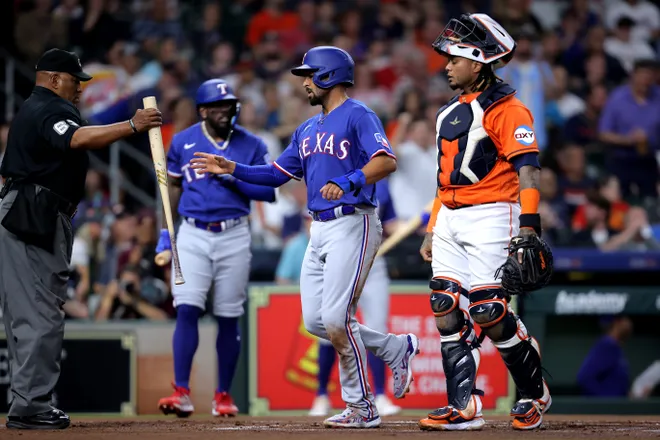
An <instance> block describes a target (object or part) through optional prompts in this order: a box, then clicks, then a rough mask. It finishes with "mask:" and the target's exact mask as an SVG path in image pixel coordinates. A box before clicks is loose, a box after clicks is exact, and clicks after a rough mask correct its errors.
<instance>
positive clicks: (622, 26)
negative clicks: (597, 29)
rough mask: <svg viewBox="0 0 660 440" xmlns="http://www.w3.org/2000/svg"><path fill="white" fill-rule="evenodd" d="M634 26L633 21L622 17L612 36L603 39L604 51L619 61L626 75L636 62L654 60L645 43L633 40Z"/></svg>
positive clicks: (653, 55)
mask: <svg viewBox="0 0 660 440" xmlns="http://www.w3.org/2000/svg"><path fill="white" fill-rule="evenodd" d="M634 25H635V22H634V21H633V20H631V19H630V18H628V17H622V18H620V19H619V20H618V21H617V24H616V28H615V29H614V34H613V35H612V36H611V37H608V38H606V39H605V51H606V52H607V53H608V54H609V55H611V56H613V57H614V58H616V59H617V60H619V62H620V63H621V65H622V66H623V68H624V69H626V71H627V72H628V73H630V72H631V71H632V69H633V66H634V65H635V62H636V61H639V60H646V59H654V58H655V52H654V51H653V48H652V47H651V46H650V45H649V44H648V43H647V42H645V41H638V40H635V39H633V37H632V28H633V26H634Z"/></svg>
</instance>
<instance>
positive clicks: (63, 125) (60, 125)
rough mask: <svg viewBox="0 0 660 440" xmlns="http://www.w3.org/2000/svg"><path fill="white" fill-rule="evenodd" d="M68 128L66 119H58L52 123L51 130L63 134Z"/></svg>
mask: <svg viewBox="0 0 660 440" xmlns="http://www.w3.org/2000/svg"><path fill="white" fill-rule="evenodd" d="M68 129H69V124H68V123H67V122H66V121H59V122H56V123H55V125H53V130H55V133H57V134H59V135H63V134H64V133H66V131H67V130H68Z"/></svg>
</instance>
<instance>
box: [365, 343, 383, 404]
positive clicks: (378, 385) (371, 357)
mask: <svg viewBox="0 0 660 440" xmlns="http://www.w3.org/2000/svg"><path fill="white" fill-rule="evenodd" d="M367 357H368V361H367V362H368V363H369V369H370V370H371V377H372V379H373V381H374V395H376V396H378V395H379V394H385V362H383V361H382V360H381V359H379V358H378V357H376V355H375V354H373V353H372V352H368V353H367Z"/></svg>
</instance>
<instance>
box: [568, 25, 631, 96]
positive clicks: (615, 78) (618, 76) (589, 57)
mask: <svg viewBox="0 0 660 440" xmlns="http://www.w3.org/2000/svg"><path fill="white" fill-rule="evenodd" d="M606 37H607V31H606V30H605V28H604V27H602V26H594V27H592V28H591V29H589V31H588V32H587V35H586V38H585V39H584V40H583V42H582V44H579V45H575V46H573V47H572V48H571V50H566V51H564V52H563V55H562V64H563V65H564V66H565V67H566V69H568V72H569V74H570V75H571V76H572V77H574V78H575V80H576V81H574V82H577V83H578V84H580V86H578V87H576V88H577V89H579V88H585V87H593V86H595V85H598V84H605V85H606V86H608V88H609V86H610V85H612V84H619V83H620V82H621V81H623V80H624V79H625V78H626V76H627V72H626V70H625V69H624V68H623V66H622V65H621V63H620V62H619V60H618V59H617V58H615V57H613V56H612V55H609V54H608V53H607V51H606V50H605V38H606Z"/></svg>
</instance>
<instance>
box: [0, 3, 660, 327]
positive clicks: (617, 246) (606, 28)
mask: <svg viewBox="0 0 660 440" xmlns="http://www.w3.org/2000/svg"><path fill="white" fill-rule="evenodd" d="M13 4H14V14H15V19H14V33H13V42H12V44H10V45H9V46H10V49H11V51H12V53H13V54H14V55H15V56H16V57H17V59H18V60H19V61H20V62H22V63H24V64H25V65H26V66H34V64H35V62H36V59H37V58H38V57H39V56H40V54H41V53H43V51H44V50H47V49H49V48H51V47H60V48H66V49H69V50H75V51H76V52H77V53H78V54H79V55H80V57H81V59H82V60H83V63H84V65H83V68H84V70H85V71H86V72H89V73H90V74H92V75H93V76H94V79H93V80H92V81H90V82H89V83H86V84H85V85H84V87H85V88H84V92H83V97H82V100H81V103H80V107H81V111H82V113H83V115H84V117H85V118H87V119H88V120H89V121H90V123H110V122H115V121H118V120H122V119H128V118H129V117H130V116H131V115H132V114H133V112H134V111H135V109H136V108H140V107H141V106H142V97H143V96H147V95H155V96H156V98H157V100H158V103H159V107H160V108H161V110H162V111H163V114H164V118H165V121H166V123H165V125H164V126H163V129H162V132H163V138H164V140H165V143H166V144H167V143H168V140H169V139H171V137H172V135H173V134H174V133H176V132H178V131H180V130H182V129H184V128H186V127H188V126H189V125H191V124H193V123H195V122H196V121H197V120H198V115H197V112H196V109H195V103H194V98H193V97H194V92H195V90H196V89H197V87H198V86H199V84H201V83H202V82H203V81H205V80H207V79H210V78H223V79H225V80H226V81H228V82H229V83H230V85H231V86H232V87H233V88H234V90H235V91H236V93H237V94H238V96H239V97H240V99H241V104H242V108H241V113H240V119H239V123H240V124H241V125H243V126H245V127H246V128H248V129H249V130H251V131H253V132H254V133H256V134H258V135H259V136H260V137H261V138H262V139H264V141H265V142H266V144H267V145H268V148H269V153H270V156H271V158H273V159H275V158H277V156H278V155H279V154H280V153H281V152H282V150H283V149H284V148H286V146H287V145H288V142H289V137H290V136H291V133H292V132H293V130H294V129H295V127H296V126H297V125H298V124H299V123H300V122H301V121H302V120H304V119H305V118H307V117H310V116H312V115H313V114H315V113H316V112H317V111H319V108H318V107H311V106H309V105H308V103H307V102H306V97H305V94H304V90H303V88H302V87H301V83H300V79H299V78H296V77H294V76H293V75H291V74H290V73H289V68H290V67H291V66H292V65H294V64H295V63H296V62H299V60H300V59H301V58H302V55H303V54H304V52H305V51H306V50H307V49H308V48H310V47H312V46H314V45H322V44H330V45H335V46H339V47H341V48H344V49H346V50H347V51H348V52H350V53H351V55H352V56H353V57H354V59H355V60H356V86H355V87H354V88H352V89H350V91H349V93H350V95H351V97H353V98H356V99H358V100H361V101H363V102H365V103H366V104H367V105H369V106H370V107H371V108H373V109H374V110H375V111H376V112H377V113H378V115H379V116H380V117H381V119H382V121H383V123H384V125H385V127H386V131H387V136H388V137H389V139H390V143H391V144H392V145H393V148H394V150H395V153H396V154H397V157H398V171H397V172H396V173H395V174H394V175H393V176H392V177H391V178H390V181H389V185H390V191H391V194H392V198H393V201H394V205H395V209H396V211H397V215H398V218H399V220H401V221H405V220H407V219H410V218H412V217H414V216H417V215H419V213H420V212H421V211H422V209H423V207H424V206H425V205H426V204H427V203H428V201H429V200H431V199H432V197H433V195H434V191H435V185H436V175H435V174H436V165H435V163H436V155H437V148H436V146H435V122H434V121H435V115H436V112H437V110H438V109H439V108H440V107H441V106H442V105H443V104H444V103H446V102H447V101H448V100H449V99H450V98H451V96H452V95H453V93H454V92H453V91H452V90H451V89H450V88H449V86H448V84H447V82H446V79H445V76H444V75H443V70H444V67H445V62H446V61H445V59H444V58H443V57H441V56H439V55H437V54H436V53H434V52H433V49H432V48H431V43H432V42H433V41H434V40H435V38H436V37H437V36H438V34H439V33H440V32H441V31H442V29H443V27H444V24H445V23H446V22H447V21H448V19H449V18H451V17H454V16H457V15H459V14H461V13H465V12H486V13H489V14H491V15H492V16H493V17H494V18H496V19H497V20H498V21H499V22H500V23H501V24H502V25H503V26H504V27H505V28H506V29H507V30H508V31H509V32H510V33H511V34H512V35H513V36H514V38H516V41H517V43H518V48H517V50H516V55H515V58H514V60H513V61H512V62H511V63H510V64H509V65H508V66H507V67H506V68H504V69H502V70H500V71H498V75H499V76H500V77H501V78H502V79H504V80H505V81H507V82H509V83H510V84H511V85H512V86H513V87H514V88H516V89H517V90H518V97H519V98H520V99H521V100H522V101H523V102H524V103H525V104H526V105H527V106H528V107H529V108H530V109H531V111H532V113H533V116H534V119H535V127H534V129H535V132H536V139H537V141H538V143H539V146H540V148H541V149H542V164H543V166H544V169H543V171H542V187H541V192H542V202H541V206H540V210H541V215H542V219H543V225H544V228H545V232H544V234H545V235H544V237H546V238H547V239H548V240H549V241H550V243H551V244H552V245H553V246H557V247H559V246H564V247H570V246H572V247H590V248H599V249H601V250H603V251H612V250H622V249H633V250H650V249H659V248H660V231H659V229H660V228H658V227H657V226H656V224H658V223H660V209H659V205H658V203H657V199H658V190H659V187H660V186H659V183H660V179H659V172H658V163H659V162H660V69H659V68H658V66H659V63H658V60H659V59H660V9H659V7H658V5H657V4H654V3H651V2H649V1H645V0H600V1H593V0H592V1H589V0H571V1H560V0H537V1H531V0H492V1H480V0H472V1H468V0H462V1H461V0H444V1H440V0H381V1H378V0H352V1H348V0H344V1H332V0H297V1H285V0H263V1H257V0H205V1H202V0H190V1H184V0H150V1H147V0H87V1H85V0H14V1H13ZM30 87H31V86H30ZM29 92H30V88H29V87H28V88H26V89H25V90H23V95H24V97H27V95H28V94H29ZM3 122H4V123H3V125H2V127H1V128H0V160H2V151H3V148H4V145H6V136H7V129H8V124H9V122H10V121H7V120H5V121H3ZM131 142H133V145H132V146H133V147H134V148H136V149H138V150H140V151H142V152H143V153H144V154H145V155H149V146H148V142H147V140H146V137H144V138H141V139H137V138H135V139H133V140H132V141H131ZM95 154H96V153H95ZM98 157H99V158H100V159H101V160H103V161H106V162H107V161H108V159H109V156H108V152H107V151H102V152H100V153H98ZM146 171H149V170H145V169H144V168H140V167H139V166H137V165H132V166H129V165H127V166H126V167H124V168H123V169H122V172H123V176H122V178H123V179H126V180H128V181H130V182H132V183H134V184H135V185H137V186H138V187H141V188H146V191H150V192H151V193H152V195H153V196H155V191H154V190H153V188H154V184H153V176H152V173H149V172H146ZM151 171H153V170H151ZM301 185H302V184H300V183H295V182H291V183H289V184H287V185H285V186H284V187H283V188H281V189H280V190H279V191H278V200H277V202H276V203H272V204H267V203H261V202H259V203H254V209H253V213H252V217H251V225H252V231H253V240H254V241H253V243H254V248H255V249H270V250H280V249H283V248H285V247H286V246H287V244H288V243H290V242H291V239H292V238H293V237H296V236H298V234H305V233H306V231H305V229H306V228H305V223H304V220H303V216H301V213H302V212H303V211H304V206H305V202H306V201H305V191H304V188H302V187H301ZM74 222H75V227H76V240H75V243H74V252H73V259H72V260H73V261H72V271H73V272H74V273H75V276H74V277H73V281H72V287H71V297H72V298H73V299H74V300H73V301H71V302H70V303H69V304H68V305H67V307H68V309H67V312H68V314H69V316H70V317H72V318H88V317H92V318H94V319H99V320H102V319H110V318H135V317H145V318H149V319H166V318H168V317H171V316H173V313H174V311H173V309H172V307H171V301H168V298H169V288H168V283H166V282H164V281H163V280H167V279H168V276H169V275H168V273H167V270H163V269H162V268H159V267H157V266H155V264H154V263H153V256H154V248H155V244H156V241H157V233H158V227H159V225H158V224H157V223H158V222H157V218H156V215H155V213H154V212H153V210H150V209H148V208H145V207H144V206H141V204H140V203H139V202H138V201H137V199H136V198H135V197H132V195H131V194H130V192H127V191H122V192H121V194H120V200H119V201H118V203H115V204H112V203H111V201H110V194H109V182H108V176H107V175H104V174H103V173H102V172H101V170H97V169H92V170H91V171H90V172H89V175H88V180H87V197H86V199H85V200H84V201H83V202H82V204H81V206H80V207H79V210H78V214H77V216H76V218H75V219H74ZM273 276H274V275H273Z"/></svg>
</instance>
